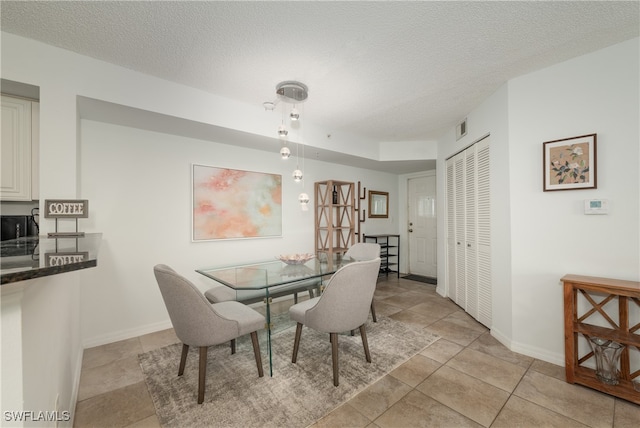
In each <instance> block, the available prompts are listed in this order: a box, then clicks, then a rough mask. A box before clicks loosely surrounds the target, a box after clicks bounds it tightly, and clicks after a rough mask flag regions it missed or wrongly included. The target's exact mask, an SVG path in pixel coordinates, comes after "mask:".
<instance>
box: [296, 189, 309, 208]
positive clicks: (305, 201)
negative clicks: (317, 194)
mask: <svg viewBox="0 0 640 428" xmlns="http://www.w3.org/2000/svg"><path fill="white" fill-rule="evenodd" d="M298 202H300V208H301V209H302V211H309V195H307V194H306V193H304V192H302V193H300V196H298Z"/></svg>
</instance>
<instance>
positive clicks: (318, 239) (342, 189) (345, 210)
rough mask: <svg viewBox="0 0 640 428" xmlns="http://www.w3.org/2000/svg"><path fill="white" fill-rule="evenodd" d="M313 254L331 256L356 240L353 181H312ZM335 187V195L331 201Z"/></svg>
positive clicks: (342, 252)
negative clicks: (313, 208) (313, 188)
mask: <svg viewBox="0 0 640 428" xmlns="http://www.w3.org/2000/svg"><path fill="white" fill-rule="evenodd" d="M314 187H315V194H316V197H315V204H316V207H315V209H316V212H315V222H316V236H315V244H316V254H317V255H318V256H321V255H323V254H324V255H326V256H327V258H328V259H329V260H332V259H333V257H334V256H335V255H338V256H341V255H342V254H344V253H345V252H346V251H347V250H348V249H349V247H350V246H352V245H353V244H354V243H355V230H356V222H357V221H358V219H357V218H356V213H355V194H354V183H350V182H346V181H337V180H327V181H319V182H317V183H315V186H314ZM334 189H335V191H336V193H337V199H336V200H335V201H334V199H333V192H334Z"/></svg>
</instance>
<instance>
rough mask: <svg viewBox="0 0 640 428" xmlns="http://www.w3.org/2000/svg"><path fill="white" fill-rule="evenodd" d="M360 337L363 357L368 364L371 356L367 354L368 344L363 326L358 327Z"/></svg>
mask: <svg viewBox="0 0 640 428" xmlns="http://www.w3.org/2000/svg"><path fill="white" fill-rule="evenodd" d="M360 337H362V346H364V356H365V357H366V358H367V363H370V362H371V354H370V353H369V343H368V342H367V332H366V331H365V329H364V324H362V325H361V326H360Z"/></svg>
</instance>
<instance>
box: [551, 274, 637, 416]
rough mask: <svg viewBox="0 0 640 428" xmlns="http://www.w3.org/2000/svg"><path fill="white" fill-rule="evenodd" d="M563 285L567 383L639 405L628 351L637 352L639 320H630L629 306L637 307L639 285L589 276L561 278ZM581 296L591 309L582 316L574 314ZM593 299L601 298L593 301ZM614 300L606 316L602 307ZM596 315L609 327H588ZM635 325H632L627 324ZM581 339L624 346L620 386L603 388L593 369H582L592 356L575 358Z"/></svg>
mask: <svg viewBox="0 0 640 428" xmlns="http://www.w3.org/2000/svg"><path fill="white" fill-rule="evenodd" d="M561 281H562V282H563V283H564V350H565V370H566V377H567V382H569V383H578V384H581V385H584V386H588V387H589V388H593V389H597V390H599V391H602V392H605V393H607V394H611V395H614V396H616V397H620V398H623V399H625V400H628V401H631V402H632V403H636V404H640V392H638V391H636V390H634V388H633V383H632V380H633V379H636V380H640V368H638V367H636V368H635V370H634V371H632V367H630V364H629V348H630V347H635V348H636V349H637V350H640V321H638V320H635V321H634V320H630V319H629V318H630V317H629V312H630V307H632V306H633V305H636V306H637V307H638V308H640V282H636V281H623V280H618V279H610V278H596V277H592V276H581V275H565V276H564V277H562V279H561ZM579 295H582V296H584V298H585V299H586V301H587V302H588V304H590V305H591V306H592V307H591V308H590V309H588V310H586V312H585V313H584V314H578V296H579ZM593 296H602V300H599V301H596V300H595V299H594V298H593ZM615 300H617V303H618V308H617V309H618V311H617V314H616V315H617V318H618V322H617V323H616V322H615V320H614V319H613V318H615V317H616V315H614V314H611V313H609V314H608V313H607V312H605V310H604V306H605V305H606V304H607V303H609V302H614V301H615ZM609 307H611V303H610V306H609ZM596 313H599V314H600V315H602V317H603V318H604V319H605V320H606V321H607V322H608V323H609V324H610V326H609V327H600V326H596V325H592V324H589V323H588V322H587V321H586V320H587V318H588V317H589V316H591V315H593V314H596ZM632 322H636V323H635V324H633V325H630V323H632ZM579 335H582V336H584V337H585V338H586V339H587V340H588V339H589V337H591V336H595V337H601V338H604V339H609V340H613V341H615V342H618V343H621V344H623V345H626V347H625V349H624V350H623V351H622V355H621V356H620V383H619V384H618V385H607V384H605V383H603V382H600V381H599V380H598V379H597V378H596V374H595V370H593V369H590V368H588V367H583V366H582V363H584V362H585V361H587V360H589V359H590V358H591V357H594V354H593V352H588V353H587V354H585V355H584V356H582V357H581V356H579V355H578V338H579Z"/></svg>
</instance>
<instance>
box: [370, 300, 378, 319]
mask: <svg viewBox="0 0 640 428" xmlns="http://www.w3.org/2000/svg"><path fill="white" fill-rule="evenodd" d="M371 318H373V322H378V319H377V318H376V307H375V306H373V300H372V301H371Z"/></svg>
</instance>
